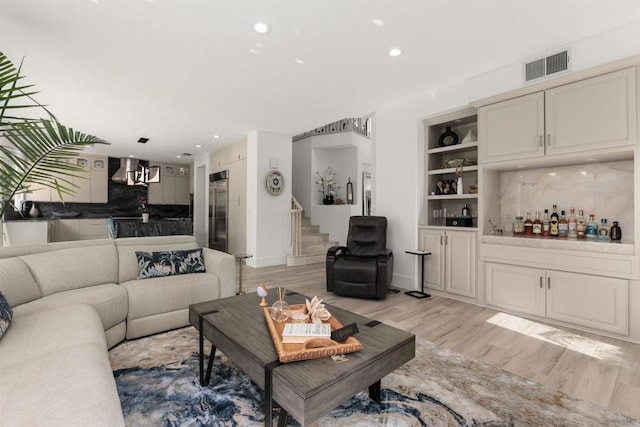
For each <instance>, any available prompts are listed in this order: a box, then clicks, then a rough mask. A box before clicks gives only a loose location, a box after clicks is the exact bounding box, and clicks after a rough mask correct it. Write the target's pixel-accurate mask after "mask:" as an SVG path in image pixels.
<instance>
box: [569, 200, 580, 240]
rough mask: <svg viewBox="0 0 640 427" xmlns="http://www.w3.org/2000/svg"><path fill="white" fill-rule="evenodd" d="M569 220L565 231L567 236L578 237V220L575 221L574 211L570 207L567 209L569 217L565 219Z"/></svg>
mask: <svg viewBox="0 0 640 427" xmlns="http://www.w3.org/2000/svg"><path fill="white" fill-rule="evenodd" d="M567 221H568V222H569V232H568V233H567V237H568V238H570V239H575V238H577V237H578V229H577V227H578V222H577V221H576V211H575V210H574V209H573V207H571V208H570V209H569V218H568V219H567Z"/></svg>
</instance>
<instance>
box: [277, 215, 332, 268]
mask: <svg viewBox="0 0 640 427" xmlns="http://www.w3.org/2000/svg"><path fill="white" fill-rule="evenodd" d="M300 225H301V226H300V231H301V236H300V254H299V255H289V256H287V265H288V266H298V265H309V264H318V263H321V262H325V260H326V258H327V250H328V249H329V248H330V247H331V246H336V245H338V242H330V241H329V235H328V234H326V233H320V227H319V226H317V225H312V224H311V220H310V219H309V218H307V217H302V218H301V224H300Z"/></svg>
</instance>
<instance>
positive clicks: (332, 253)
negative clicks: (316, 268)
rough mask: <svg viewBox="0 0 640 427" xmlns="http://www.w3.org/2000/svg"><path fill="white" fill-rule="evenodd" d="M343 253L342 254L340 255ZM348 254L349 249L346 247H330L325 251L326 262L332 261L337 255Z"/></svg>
mask: <svg viewBox="0 0 640 427" xmlns="http://www.w3.org/2000/svg"><path fill="white" fill-rule="evenodd" d="M342 252H344V254H341V253H342ZM348 253H349V248H347V247H346V246H331V247H330V248H329V249H328V250H327V260H329V259H331V260H334V259H335V257H336V256H337V255H346V254H348Z"/></svg>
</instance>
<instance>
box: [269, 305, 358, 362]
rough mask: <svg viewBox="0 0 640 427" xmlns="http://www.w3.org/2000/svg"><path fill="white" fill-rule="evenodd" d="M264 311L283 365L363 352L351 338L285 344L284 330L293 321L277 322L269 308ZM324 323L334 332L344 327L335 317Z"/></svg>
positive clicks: (314, 339)
mask: <svg viewBox="0 0 640 427" xmlns="http://www.w3.org/2000/svg"><path fill="white" fill-rule="evenodd" d="M263 311H264V318H265V319H266V320H267V325H268V327H269V332H270V333H271V339H273V344H274V345H275V347H276V351H277V352H278V359H279V360H280V362H282V363H287V362H295V361H297V360H306V359H315V358H318V357H327V356H333V355H334V354H345V353H353V352H355V351H360V350H362V343H361V342H360V341H358V340H357V339H356V338H354V337H349V338H347V339H346V340H344V341H343V342H336V341H333V340H331V339H329V338H309V339H308V340H307V341H305V342H304V343H295V344H289V343H287V344H283V343H282V330H283V329H284V325H286V324H287V323H291V320H289V321H287V322H275V321H274V320H273V319H272V318H271V312H270V310H269V307H264V308H263ZM324 323H328V324H330V325H331V330H332V331H335V330H336V329H340V328H342V326H343V325H342V324H341V323H340V322H338V320H337V319H336V318H335V317H333V316H331V317H330V318H329V320H328V321H327V322H324Z"/></svg>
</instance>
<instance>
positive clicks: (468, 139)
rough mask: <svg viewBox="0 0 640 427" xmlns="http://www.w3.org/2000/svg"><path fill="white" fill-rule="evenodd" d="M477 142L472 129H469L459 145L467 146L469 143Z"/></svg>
mask: <svg viewBox="0 0 640 427" xmlns="http://www.w3.org/2000/svg"><path fill="white" fill-rule="evenodd" d="M477 140H478V137H477V136H476V133H475V132H474V131H473V129H469V132H467V134H466V135H465V137H464V138H463V139H462V142H461V144H467V143H469V142H476V141H477Z"/></svg>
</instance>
